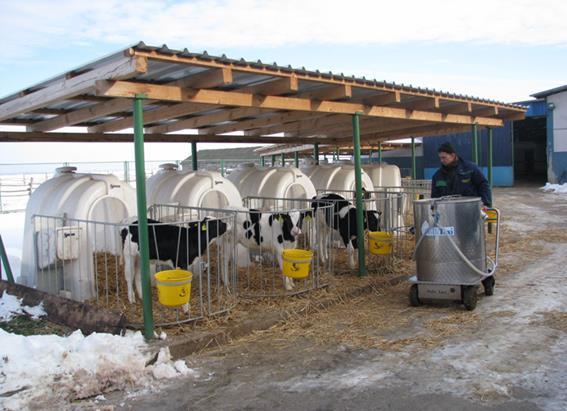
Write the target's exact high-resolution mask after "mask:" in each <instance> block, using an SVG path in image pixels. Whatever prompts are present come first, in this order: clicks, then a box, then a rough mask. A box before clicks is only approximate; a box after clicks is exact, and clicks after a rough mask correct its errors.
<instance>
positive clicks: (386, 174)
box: [362, 163, 402, 188]
mask: <svg viewBox="0 0 567 411" xmlns="http://www.w3.org/2000/svg"><path fill="white" fill-rule="evenodd" d="M362 169H363V170H364V172H365V173H366V174H368V177H370V180H372V184H373V186H374V187H376V188H378V187H401V186H402V174H401V173H400V168H399V167H398V166H396V165H394V164H386V163H381V164H366V165H364V166H362Z"/></svg>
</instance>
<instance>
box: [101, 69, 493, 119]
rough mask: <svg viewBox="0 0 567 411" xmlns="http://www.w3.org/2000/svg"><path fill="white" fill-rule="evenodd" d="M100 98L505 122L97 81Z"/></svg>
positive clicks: (331, 102)
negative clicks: (141, 98)
mask: <svg viewBox="0 0 567 411" xmlns="http://www.w3.org/2000/svg"><path fill="white" fill-rule="evenodd" d="M96 94H97V95H102V96H111V97H135V96H136V95H138V94H145V95H146V96H147V97H148V98H150V99H155V100H169V101H186V102H193V103H201V104H219V105H225V106H235V107H256V108H263V109H271V110H297V111H311V112H320V113H336V114H338V113H340V114H355V113H360V114H362V115H364V116H369V117H384V118H399V119H405V120H409V121H411V120H423V121H432V122H441V123H453V124H473V123H474V122H476V123H478V124H479V125H486V126H494V127H499V126H502V125H503V122H502V120H500V119H494V118H486V117H472V116H465V115H457V114H445V113H434V112H429V111H420V110H406V109H402V108H394V107H380V106H368V105H364V104H360V103H349V102H336V101H313V100H309V99H302V98H297V97H280V96H257V95H254V94H250V93H242V92H234V91H231V92H228V91H218V90H203V89H184V88H181V87H174V86H160V85H154V84H144V83H133V82H128V81H106V80H103V81H97V89H96Z"/></svg>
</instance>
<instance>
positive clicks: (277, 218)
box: [268, 211, 303, 243]
mask: <svg viewBox="0 0 567 411" xmlns="http://www.w3.org/2000/svg"><path fill="white" fill-rule="evenodd" d="M302 220H303V219H302V216H301V213H300V212H299V211H290V212H288V213H276V214H272V215H270V217H269V218H268V224H270V226H273V225H274V224H276V223H277V224H279V225H280V227H281V230H282V237H283V238H282V240H283V241H279V239H278V242H280V243H283V242H284V241H289V242H294V241H295V240H296V238H297V236H298V235H299V234H301V227H300V225H301V224H302Z"/></svg>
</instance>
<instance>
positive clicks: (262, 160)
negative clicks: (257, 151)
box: [260, 156, 266, 167]
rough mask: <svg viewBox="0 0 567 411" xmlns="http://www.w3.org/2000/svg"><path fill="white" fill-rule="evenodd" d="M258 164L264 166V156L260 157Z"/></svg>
mask: <svg viewBox="0 0 567 411" xmlns="http://www.w3.org/2000/svg"><path fill="white" fill-rule="evenodd" d="M260 165H261V166H262V167H266V157H264V156H261V157H260Z"/></svg>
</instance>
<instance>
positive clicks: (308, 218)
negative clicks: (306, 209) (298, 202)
mask: <svg viewBox="0 0 567 411" xmlns="http://www.w3.org/2000/svg"><path fill="white" fill-rule="evenodd" d="M303 220H305V221H311V216H310V215H306V216H305V218H304V219H303Z"/></svg>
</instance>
